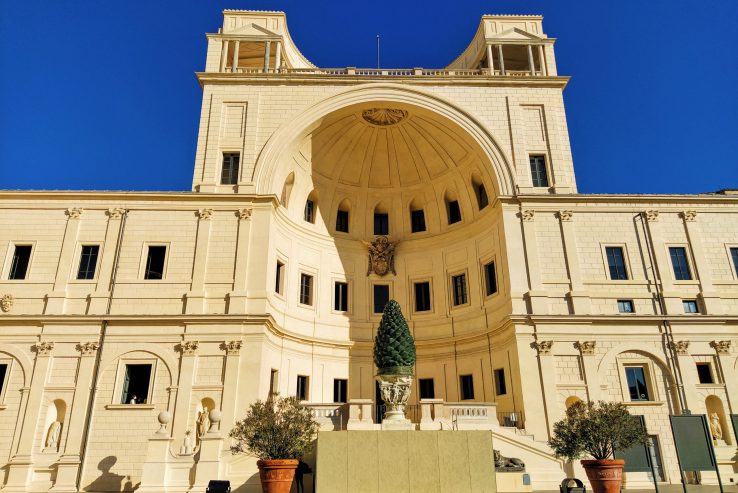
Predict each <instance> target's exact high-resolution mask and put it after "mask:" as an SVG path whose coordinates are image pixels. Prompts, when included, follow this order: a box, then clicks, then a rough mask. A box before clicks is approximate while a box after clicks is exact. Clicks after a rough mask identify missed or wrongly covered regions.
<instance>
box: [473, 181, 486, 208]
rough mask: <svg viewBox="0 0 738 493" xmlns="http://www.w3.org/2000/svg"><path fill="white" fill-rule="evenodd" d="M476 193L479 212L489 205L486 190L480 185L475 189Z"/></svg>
mask: <svg viewBox="0 0 738 493" xmlns="http://www.w3.org/2000/svg"><path fill="white" fill-rule="evenodd" d="M475 188H476V192H477V204H479V210H480V211H481V210H482V209H484V208H485V207H487V206H488V205H489V197H487V189H485V188H484V185H482V184H481V183H480V184H479V185H477V186H476V187H475Z"/></svg>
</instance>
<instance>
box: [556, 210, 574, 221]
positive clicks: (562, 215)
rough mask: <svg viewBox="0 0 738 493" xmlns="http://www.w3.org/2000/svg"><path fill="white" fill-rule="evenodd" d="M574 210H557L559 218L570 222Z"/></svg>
mask: <svg viewBox="0 0 738 493" xmlns="http://www.w3.org/2000/svg"><path fill="white" fill-rule="evenodd" d="M573 216H574V211H559V219H561V221H563V222H571V220H572V217H573Z"/></svg>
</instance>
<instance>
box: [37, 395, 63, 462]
mask: <svg viewBox="0 0 738 493" xmlns="http://www.w3.org/2000/svg"><path fill="white" fill-rule="evenodd" d="M66 416H67V403H66V402H65V401H64V399H54V401H52V402H49V404H48V406H47V408H46V420H45V422H44V428H43V430H44V433H43V435H42V437H41V440H42V443H41V448H42V450H43V451H44V452H58V451H59V450H60V447H61V442H62V433H63V432H64V431H65V430H64V425H65V421H66Z"/></svg>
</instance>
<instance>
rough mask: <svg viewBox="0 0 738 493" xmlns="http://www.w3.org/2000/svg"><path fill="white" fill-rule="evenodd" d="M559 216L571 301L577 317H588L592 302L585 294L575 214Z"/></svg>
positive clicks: (568, 213) (565, 212) (561, 214)
mask: <svg viewBox="0 0 738 493" xmlns="http://www.w3.org/2000/svg"><path fill="white" fill-rule="evenodd" d="M557 216H558V218H559V223H560V226H561V241H562V243H563V245H564V255H565V256H566V268H567V270H568V272H569V289H570V290H569V295H568V296H569V301H570V303H571V307H572V310H573V311H574V314H575V315H588V314H589V313H590V312H591V310H592V301H591V299H590V297H589V296H588V295H587V294H585V289H584V283H583V282H582V274H581V270H580V268H579V252H578V251H577V236H576V230H575V225H574V212H572V211H559V213H558V214H557Z"/></svg>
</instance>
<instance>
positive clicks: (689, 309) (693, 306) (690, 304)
mask: <svg viewBox="0 0 738 493" xmlns="http://www.w3.org/2000/svg"><path fill="white" fill-rule="evenodd" d="M682 306H683V307H684V313H699V312H700V307H699V305H697V300H682Z"/></svg>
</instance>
